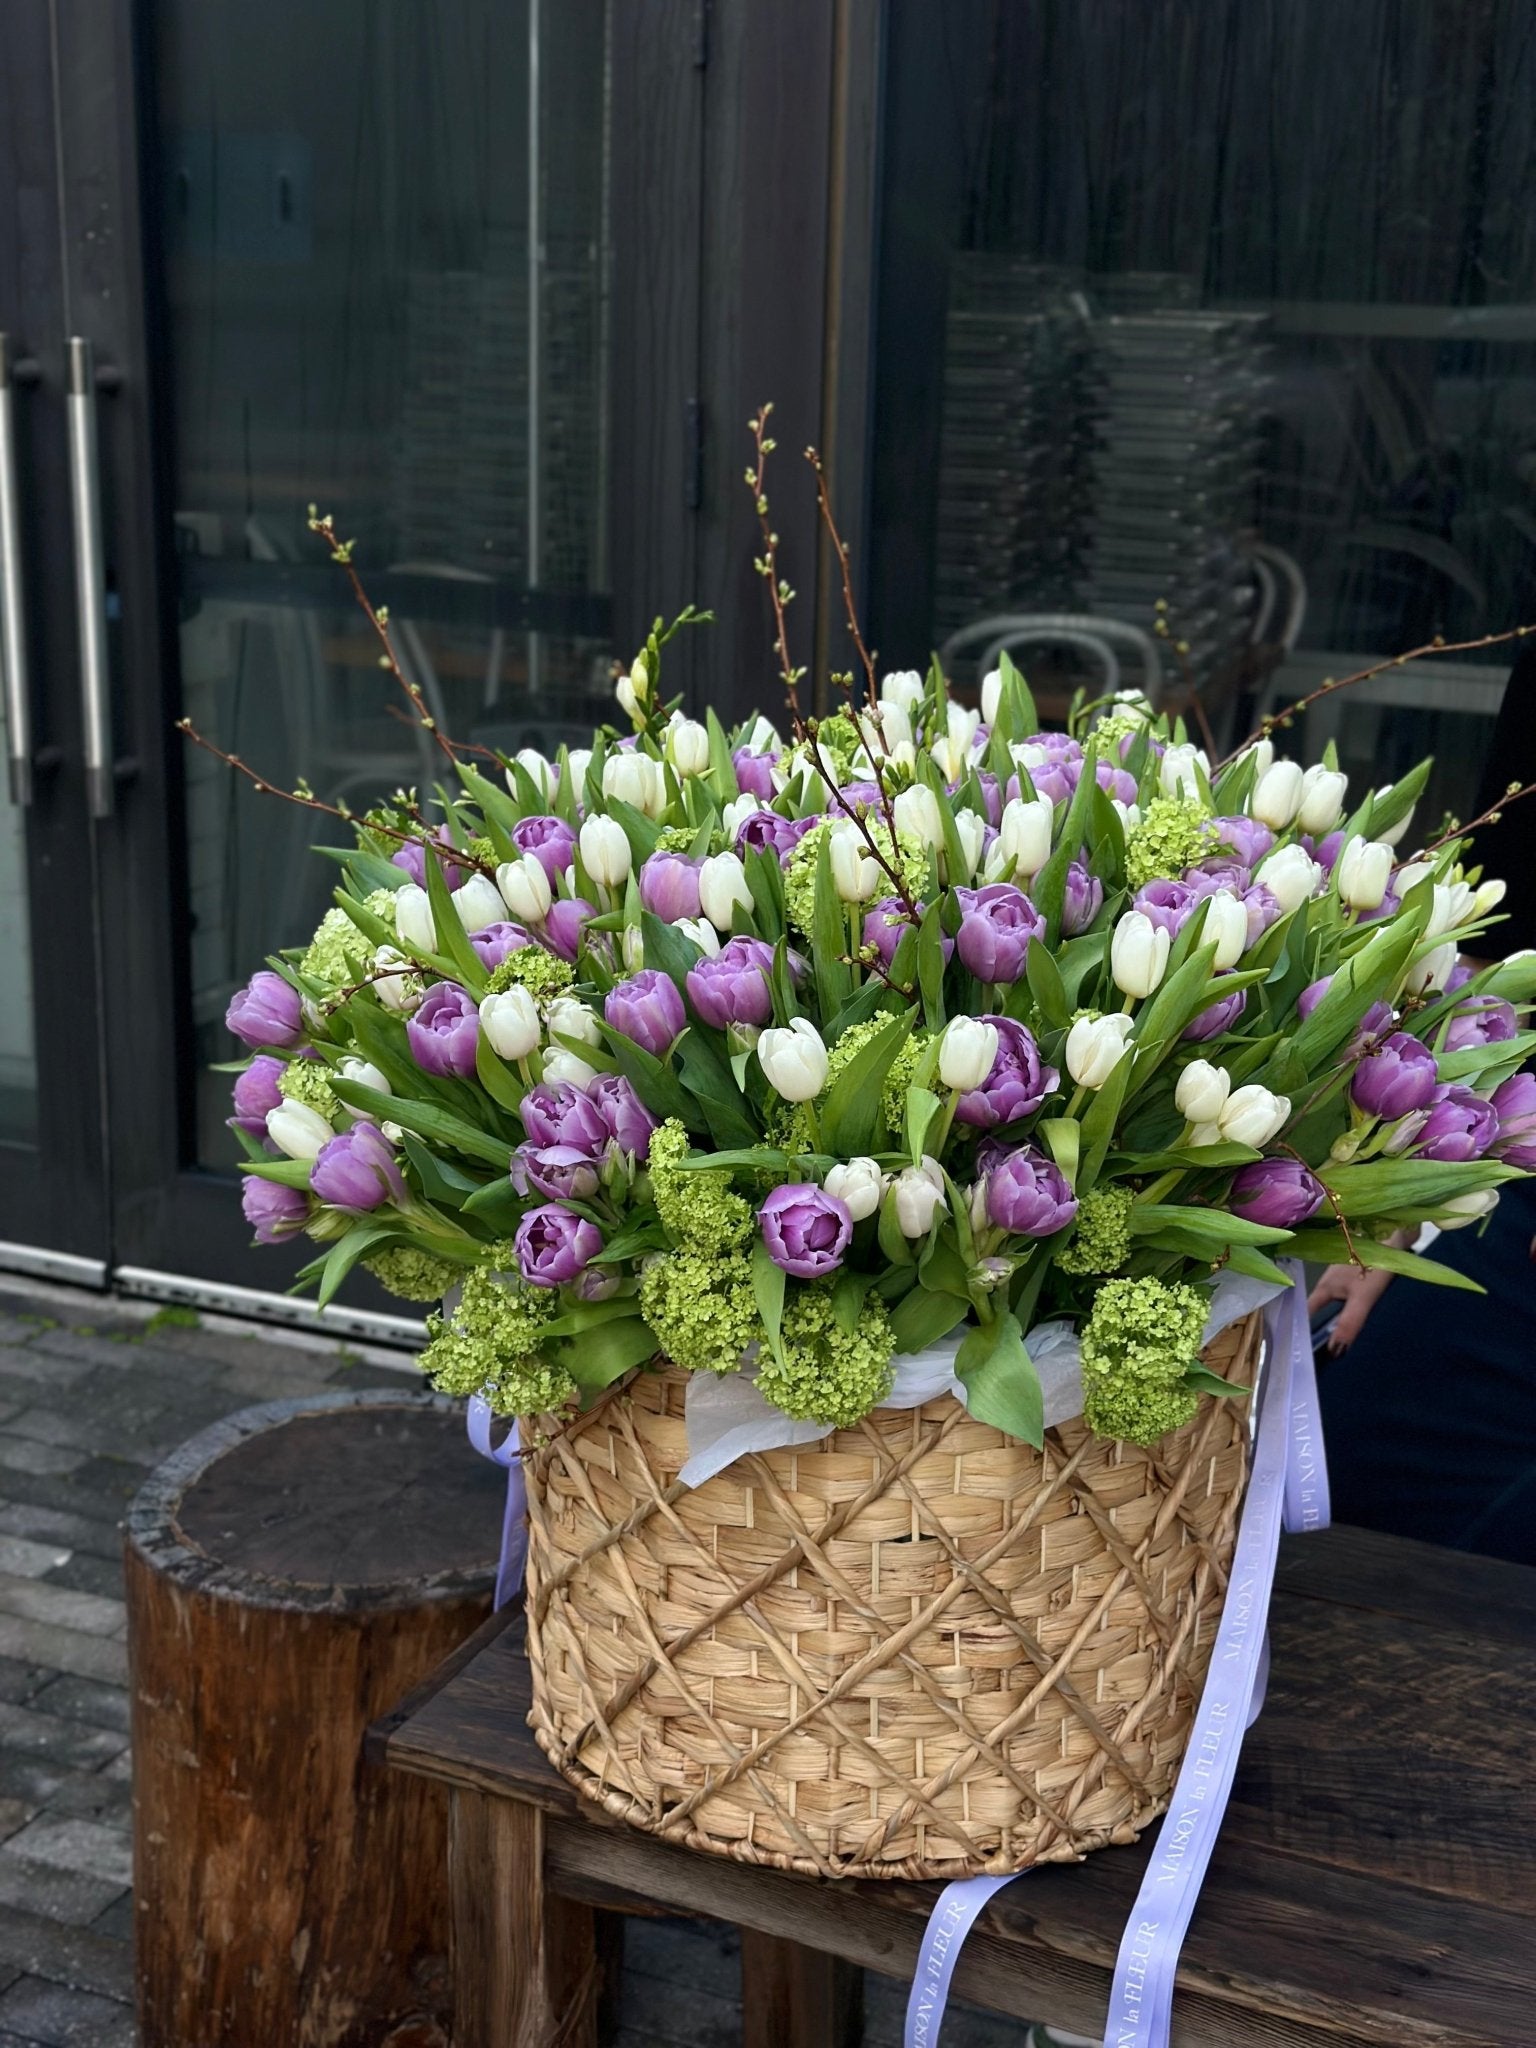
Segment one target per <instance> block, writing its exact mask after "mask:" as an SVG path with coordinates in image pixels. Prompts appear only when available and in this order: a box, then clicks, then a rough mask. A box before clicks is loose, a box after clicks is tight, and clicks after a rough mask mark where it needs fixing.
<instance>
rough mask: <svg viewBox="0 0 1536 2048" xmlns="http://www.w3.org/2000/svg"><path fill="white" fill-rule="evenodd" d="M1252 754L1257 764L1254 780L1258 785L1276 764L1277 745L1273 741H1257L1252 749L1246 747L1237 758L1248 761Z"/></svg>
mask: <svg viewBox="0 0 1536 2048" xmlns="http://www.w3.org/2000/svg"><path fill="white" fill-rule="evenodd" d="M1250 754H1251V755H1252V756H1253V759H1254V762H1255V767H1254V771H1253V779H1254V781H1255V782H1256V783H1257V782H1261V781H1262V780H1263V778H1264V777H1265V776H1266V775H1267V774H1268V773H1269V770H1270V767H1271V765H1272V764H1273V762H1274V758H1275V743H1274V741H1273V740H1255V741H1254V743H1253V745H1252V746H1251V747H1244V749H1243V751H1242V752H1241V753H1240V754H1239V755H1238V757H1237V758H1238V760H1239V761H1246V760H1247V759H1248V757H1249V755H1250Z"/></svg>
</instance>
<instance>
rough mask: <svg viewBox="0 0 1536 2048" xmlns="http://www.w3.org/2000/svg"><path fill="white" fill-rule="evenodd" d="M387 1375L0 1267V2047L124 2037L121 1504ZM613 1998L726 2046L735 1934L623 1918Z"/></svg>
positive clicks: (1018, 2033)
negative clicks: (266, 1428)
mask: <svg viewBox="0 0 1536 2048" xmlns="http://www.w3.org/2000/svg"><path fill="white" fill-rule="evenodd" d="M401 1379H402V1373H401V1369H400V1367H399V1366H398V1365H395V1364H393V1363H391V1362H390V1361H389V1360H388V1358H387V1357H386V1356H385V1355H383V1354H378V1353H375V1354H373V1355H372V1356H371V1357H367V1358H364V1357H360V1356H359V1355H358V1354H357V1353H356V1352H354V1351H351V1350H349V1349H348V1348H347V1347H346V1346H344V1345H323V1344H320V1343H317V1342H313V1341H310V1340H301V1341H293V1340H291V1339H288V1338H286V1337H278V1336H276V1335H275V1334H274V1333H272V1332H269V1331H262V1330H260V1329H257V1328H254V1327H253V1328H250V1329H247V1328H243V1327H241V1326H239V1325H236V1324H231V1323H227V1322H220V1323H219V1324H217V1325H210V1324H198V1325H196V1326H191V1327H188V1326H183V1325H180V1324H178V1323H177V1322H175V1321H174V1320H172V1319H168V1318H166V1317H163V1316H161V1317H156V1316H154V1315H152V1314H151V1313H150V1311H149V1310H148V1309H147V1308H146V1309H140V1308H138V1307H137V1306H136V1305H130V1304H124V1303H105V1302H102V1301H101V1300H100V1299H98V1298H96V1297H93V1296H89V1295H84V1294H80V1295H75V1294H71V1293H68V1292H66V1291H65V1290H63V1289H50V1290H46V1291H44V1290H39V1291H38V1292H36V1293H33V1292H30V1291H24V1284H23V1283H19V1282H18V1283H13V1284H11V1285H7V1284H6V1283H4V1282H3V1280H0V2048H133V2044H134V2041H135V2030H134V2025H133V2014H132V2000H133V1956H132V1939H133V1918H134V1908H133V1898H132V1893H131V1890H130V1884H131V1877H132V1870H131V1858H130V1783H131V1764H130V1758H129V1754H128V1694H127V1692H126V1690H125V1686H126V1681H127V1669H126V1658H125V1651H124V1642H123V1637H124V1629H125V1626H126V1616H125V1610H124V1607H123V1601H122V1570H121V1563H120V1546H121V1536H120V1533H119V1523H120V1518H121V1517H122V1515H123V1512H124V1510H125V1508H126V1506H127V1504H128V1502H129V1500H130V1499H131V1498H132V1496H133V1495H134V1493H135V1492H136V1491H137V1490H138V1488H139V1486H140V1485H141V1483H142V1482H143V1480H144V1479H145V1477H146V1476H147V1474H148V1473H149V1472H150V1470H151V1469H152V1468H153V1466H154V1465H155V1464H156V1463H158V1461H159V1460H160V1459H161V1458H162V1457H164V1456H165V1455H166V1454H167V1453H168V1452H170V1451H172V1450H174V1449H175V1447H176V1446H177V1445H178V1444H180V1443H182V1442H184V1441H185V1440H186V1439H187V1438H188V1437H189V1436H193V1435H195V1434H196V1433H197V1432H198V1431H199V1430H201V1429H205V1428H206V1427H207V1426H208V1425H209V1424H210V1423H213V1422H218V1421H220V1420H222V1419H223V1417H225V1416H226V1415H230V1414H233V1413H234V1411H235V1410H236V1409H239V1408H245V1407H249V1406H250V1405H251V1404H252V1403H253V1402H256V1401H269V1400H282V1399H285V1398H288V1397H290V1396H294V1395H302V1394H309V1393H314V1392H317V1391H319V1390H321V1389H325V1388H345V1387H361V1386H390V1385H399V1384H400V1383H401ZM406 1379H407V1383H409V1380H410V1376H409V1374H408V1373H407V1374H406ZM903 2004H904V1992H903V1988H902V1987H901V1986H899V1985H897V1984H894V1983H892V1982H890V1981H889V1980H887V1979H884V1978H878V1977H874V1976H871V1977H870V1978H869V1979H868V1982H867V1989H866V2015H867V2017H866V2027H865V2038H866V2040H867V2041H868V2042H869V2043H870V2048H888V2044H895V2043H897V2042H899V2041H900V2039H901V2020H902V2009H903ZM620 2011H621V2014H622V2033H621V2034H620V2036H619V2041H618V2048H733V2044H735V2043H736V2042H737V2041H739V2040H740V2038H741V2033H740V2006H739V2003H738V1978H737V1969H736V1955H735V1941H734V1937H733V1936H732V1935H731V1933H730V1931H729V1930H727V1929H723V1928H720V1927H716V1926H713V1925H704V1924H701V1923H698V1922H690V1921H634V1922H631V1923H629V1925H628V1927H627V1929H626V1948H625V1973H624V1982H623V1994H622V1999H621V2005H620ZM1023 2031H1024V2030H1022V2029H1020V2028H1018V2027H1016V2026H1013V2025H1010V2024H1008V2023H1006V2022H1004V2021H1002V2020H999V2019H996V2018H993V2017H991V2016H989V2015H987V2014H983V2013H972V2012H968V2011H965V2010H964V2009H958V2008H957V2009H955V2012H954V2017H953V2019H952V2020H951V2022H950V2025H949V2026H948V2027H947V2028H946V2032H945V2041H946V2043H947V2044H948V2048H1005V2044H1008V2048H1020V2043H1021V2038H1022V2035H1023ZM252 2048H257V2044H254V2043H253V2044H252ZM261 2048H268V2044H261ZM271 2048H278V2044H271Z"/></svg>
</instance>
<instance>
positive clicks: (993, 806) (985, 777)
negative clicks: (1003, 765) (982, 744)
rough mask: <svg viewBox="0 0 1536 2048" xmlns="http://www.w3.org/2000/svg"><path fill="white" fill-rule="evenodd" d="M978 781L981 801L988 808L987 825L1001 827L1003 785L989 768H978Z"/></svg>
mask: <svg viewBox="0 0 1536 2048" xmlns="http://www.w3.org/2000/svg"><path fill="white" fill-rule="evenodd" d="M979 736H980V735H979V732H978V737H979ZM976 780H977V781H978V782H979V783H980V784H981V800H982V802H983V803H984V804H985V805H986V807H987V823H988V824H989V825H994V826H995V825H1001V823H1002V822H1003V785H1002V784H1001V783H1000V782H999V781H998V779H997V777H996V776H995V775H994V774H993V773H992V771H991V770H990V769H989V768H978V769H977V771H976Z"/></svg>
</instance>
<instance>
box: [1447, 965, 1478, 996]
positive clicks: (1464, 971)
mask: <svg viewBox="0 0 1536 2048" xmlns="http://www.w3.org/2000/svg"><path fill="white" fill-rule="evenodd" d="M1473 972H1474V970H1473V968H1471V967H1470V966H1469V965H1468V964H1467V962H1466V961H1465V960H1458V961H1457V962H1456V965H1455V966H1454V967H1453V968H1452V969H1451V971H1450V973H1449V974H1448V975H1447V976H1446V977H1445V993H1446V994H1447V995H1448V996H1453V995H1455V993H1456V991H1457V990H1458V989H1460V988H1465V987H1466V985H1467V983H1468V982H1469V981H1470V980H1471V979H1472V975H1473Z"/></svg>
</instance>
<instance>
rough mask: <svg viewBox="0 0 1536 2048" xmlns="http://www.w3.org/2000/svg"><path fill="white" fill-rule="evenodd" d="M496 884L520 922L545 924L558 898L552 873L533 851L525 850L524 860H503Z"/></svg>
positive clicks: (497, 871) (504, 900)
mask: <svg viewBox="0 0 1536 2048" xmlns="http://www.w3.org/2000/svg"><path fill="white" fill-rule="evenodd" d="M496 886H497V888H498V889H499V890H500V891H501V897H502V901H503V902H504V903H505V904H506V906H507V908H508V910H510V911H511V913H512V915H513V916H514V917H515V918H516V919H517V920H518V922H519V923H520V924H542V923H543V922H544V920H545V918H546V917H548V915H549V906H550V905H551V903H553V902H554V900H555V892H554V891H553V889H551V888H550V886H549V877H548V875H546V874H545V872H544V869H543V867H542V865H541V864H540V863H539V862H538V861H536V860H535V859H534V857H533V855H532V854H531V853H525V854H524V855H523V857H522V859H521V860H505V861H503V862H502V864H501V866H500V867H499V868H498V869H497V870H496Z"/></svg>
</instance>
